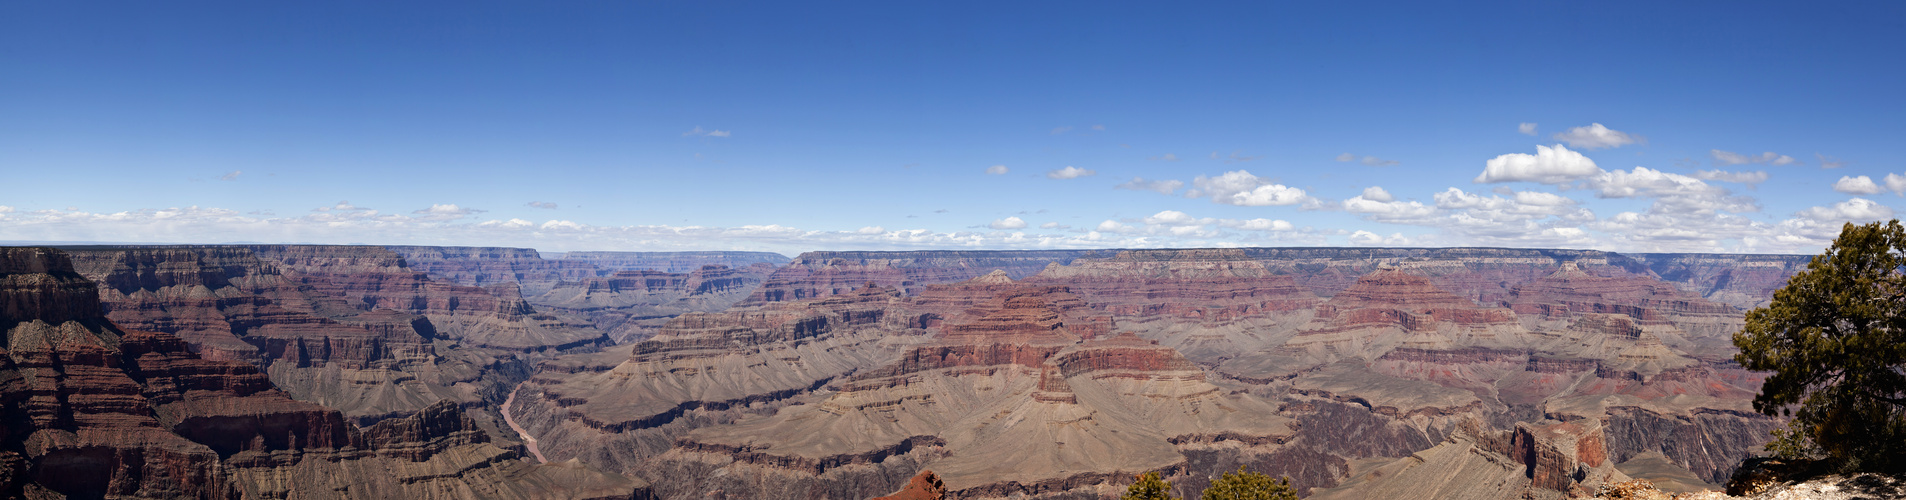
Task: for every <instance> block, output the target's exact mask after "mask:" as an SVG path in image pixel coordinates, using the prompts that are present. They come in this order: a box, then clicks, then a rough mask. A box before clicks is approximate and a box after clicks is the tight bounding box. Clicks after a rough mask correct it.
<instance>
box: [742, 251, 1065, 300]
mask: <svg viewBox="0 0 1906 500" xmlns="http://www.w3.org/2000/svg"><path fill="white" fill-rule="evenodd" d="M1093 254H1095V251H1082V250H1040V251H983V252H982V251H975V252H964V251H920V252H808V253H804V254H801V255H800V256H799V257H795V258H794V259H793V260H792V261H790V262H788V264H787V265H786V266H784V267H782V268H781V269H779V270H776V271H775V272H774V274H773V275H771V276H769V277H768V280H767V282H766V283H763V284H762V285H761V289H760V290H757V291H756V292H755V293H754V295H753V296H751V297H749V298H748V300H746V301H743V303H744V304H756V303H762V302H779V301H791V300H806V299H814V298H821V297H826V296H829V295H835V294H840V293H844V292H847V291H849V290H853V289H855V288H857V287H859V286H861V285H864V284H867V283H874V284H877V285H880V286H884V287H893V288H898V289H899V290H900V293H902V294H906V295H911V294H915V293H918V290H917V289H918V288H919V287H924V286H926V285H932V284H939V283H953V282H958V281H965V280H969V279H973V278H976V277H980V276H984V275H986V274H988V273H991V272H993V271H995V270H999V271H1005V272H1006V275H1007V276H1008V277H1011V278H1013V279H1019V278H1024V277H1027V276H1031V275H1032V274H1034V273H1037V272H1039V271H1041V270H1043V269H1045V268H1046V265H1047V264H1050V263H1053V262H1058V263H1060V264H1065V263H1069V262H1071V261H1072V259H1075V258H1078V257H1080V256H1084V255H1093Z"/></svg>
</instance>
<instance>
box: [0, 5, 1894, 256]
mask: <svg viewBox="0 0 1906 500" xmlns="http://www.w3.org/2000/svg"><path fill="white" fill-rule="evenodd" d="M1320 4H1321V3H1320ZM1903 49H1906V4H1901V3H1898V2H1866V3H1836V4H1832V5H1827V6H1820V5H1810V4H1801V3H1749V2H1592V3H1591V2H1515V3H1507V2H1505V3H1495V4H1479V3H1476V4H1464V6H1462V7H1452V6H1439V5H1423V4H1417V3H1399V4H1387V3H1355V4H1343V5H1334V4H1333V5H1288V6H1286V5H1261V4H1258V3H1251V4H1239V5H1212V6H1192V7H1188V6H1182V5H1173V4H1166V3H1150V2H1148V3H1131V4H1120V3H1056V2H1055V3H1034V4H1031V5H1027V3H1024V2H1019V3H986V4H982V3H959V4H952V5H937V6H933V5H910V4H909V3H901V4H900V5H894V4H889V3H865V4H847V3H827V4H824V5H778V4H746V3H728V2H703V3H688V2H574V3H558V4H554V5H550V4H529V3H523V2H510V3H480V2H443V3H426V2H407V3H402V4H401V5H386V3H361V4H360V3H351V2H329V3H313V4H308V5H292V4H290V3H275V4H268V5H261V4H259V3H225V4H219V3H188V2H179V3H169V2H168V3H158V2H151V3H134V4H115V5H89V4H79V3H73V2H8V3H0V183H3V184H4V185H5V186H6V189H4V190H0V240H14V241H120V242H185V243H221V242H307V243H383V244H400V243H415V244H455V245H508V246H528V247H535V248H539V249H543V250H554V251H562V250H585V249H600V250H681V249H744V250H771V251H780V252H784V253H795V252H800V251H806V250H819V249H913V248H1078V247H1157V246H1170V247H1186V246H1192V247H1210V246H1315V245H1331V246H1340V245H1386V246H1469V245H1485V246H1514V247H1568V248H1599V249H1606V250H1618V251H1719V252H1782V253H1786V252H1795V253H1816V252H1818V251H1819V250H1820V249H1821V248H1823V247H1824V246H1825V244H1826V243H1827V242H1828V241H1830V240H1831V238H1832V237H1833V236H1834V235H1835V234H1837V231H1838V228H1839V225H1840V224H1841V223H1844V222H1847V221H1854V222H1864V221H1869V220H1878V219H1886V218H1892V217H1893V216H1894V209H1893V208H1892V207H1893V206H1901V207H1906V205H1902V202H1906V199H1902V198H1901V197H1900V195H1899V193H1900V192H1901V191H1906V153H1902V151H1901V145H1902V144H1906V141H1902V137H1906V125H1903V124H1902V111H1906V97H1902V95H1901V92H1900V91H1899V89H1903V88H1906V64H1902V63H1901V62H1900V61H1901V56H1900V54H1901V53H1902V52H1906V50H1903ZM1525 124H1531V125H1525ZM1544 150H1546V152H1544ZM1339 160H1346V161H1339ZM997 167H1003V168H997ZM1068 167H1070V169H1068ZM989 169H990V170H989ZM1002 170H1003V172H1004V173H998V174H994V173H989V172H998V171H1002ZM1086 174H1089V175H1086ZM1889 175H1892V176H1893V181H1892V182H1890V183H1889V182H1888V176H1889ZM1135 178H1139V179H1142V181H1136V180H1135ZM1121 186H1122V187H1121ZM1373 187H1374V188H1377V189H1374V190H1373V189H1371V188H1373Z"/></svg>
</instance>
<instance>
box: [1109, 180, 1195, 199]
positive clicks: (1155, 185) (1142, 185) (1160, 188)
mask: <svg viewBox="0 0 1906 500" xmlns="http://www.w3.org/2000/svg"><path fill="white" fill-rule="evenodd" d="M1182 187H1185V181H1176V180H1165V181H1148V180H1145V178H1144V177H1133V178H1132V180H1131V182H1127V183H1124V184H1119V185H1117V186H1112V189H1130V190H1132V191H1151V192H1154V193H1158V194H1162V195H1166V196H1170V195H1171V194H1172V193H1174V192H1177V191H1178V188H1182Z"/></svg>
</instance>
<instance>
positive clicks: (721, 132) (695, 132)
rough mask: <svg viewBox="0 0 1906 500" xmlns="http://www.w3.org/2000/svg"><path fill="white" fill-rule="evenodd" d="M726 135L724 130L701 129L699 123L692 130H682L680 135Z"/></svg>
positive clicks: (726, 132)
mask: <svg viewBox="0 0 1906 500" xmlns="http://www.w3.org/2000/svg"><path fill="white" fill-rule="evenodd" d="M728 135H729V134H728V131H726V130H702V126H701V125H696V126H695V129H694V130H690V131H687V132H682V137H728Z"/></svg>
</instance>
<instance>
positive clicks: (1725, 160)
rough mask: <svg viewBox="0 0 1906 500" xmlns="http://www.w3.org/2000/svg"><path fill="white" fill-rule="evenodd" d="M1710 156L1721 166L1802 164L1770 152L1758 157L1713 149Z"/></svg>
mask: <svg viewBox="0 0 1906 500" xmlns="http://www.w3.org/2000/svg"><path fill="white" fill-rule="evenodd" d="M1708 155H1709V156H1712V157H1714V163H1716V164H1720V165H1746V164H1749V163H1764V164H1769V165H1774V166H1783V165H1792V164H1795V163H1800V160H1796V159H1794V157H1792V156H1787V155H1783V154H1779V153H1775V152H1773V151H1768V152H1765V153H1761V154H1758V155H1744V154H1740V153H1735V152H1731V151H1721V150H1719V149H1711V150H1708Z"/></svg>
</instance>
